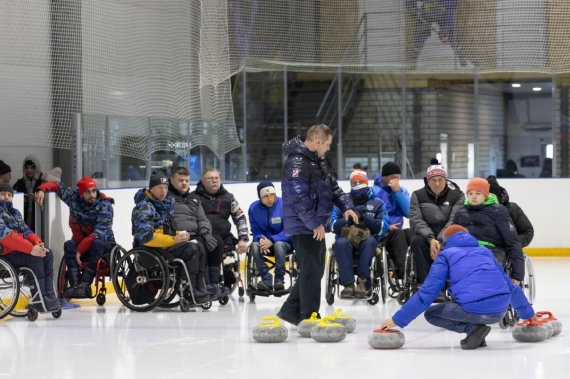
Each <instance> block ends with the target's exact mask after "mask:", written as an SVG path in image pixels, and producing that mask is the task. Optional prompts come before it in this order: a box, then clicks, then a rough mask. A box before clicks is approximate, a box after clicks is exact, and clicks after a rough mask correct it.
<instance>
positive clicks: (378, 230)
mask: <svg viewBox="0 0 570 379" xmlns="http://www.w3.org/2000/svg"><path fill="white" fill-rule="evenodd" d="M363 197H364V198H363V199H362V198H359V197H358V196H354V191H350V200H352V202H353V204H354V206H355V208H356V212H358V214H359V215H360V218H361V221H363V222H364V224H365V225H366V227H367V228H368V229H369V230H370V234H372V235H374V236H375V237H376V239H377V240H378V241H380V239H381V238H382V235H384V233H386V231H387V230H388V216H386V205H385V204H384V203H383V202H382V200H380V199H379V198H378V197H377V196H376V194H375V193H374V190H373V189H372V188H371V187H368V188H367V191H366V195H365V196H363ZM347 224H348V221H346V220H345V219H344V218H343V214H342V213H341V212H340V210H339V209H338V208H337V207H335V208H334V211H333V214H332V218H331V228H332V230H333V233H335V234H336V236H335V239H338V237H339V236H340V232H341V230H342V227H343V226H345V225H347Z"/></svg>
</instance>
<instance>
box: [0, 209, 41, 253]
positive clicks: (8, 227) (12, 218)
mask: <svg viewBox="0 0 570 379" xmlns="http://www.w3.org/2000/svg"><path fill="white" fill-rule="evenodd" d="M36 243H42V240H41V239H40V237H38V236H37V235H35V234H34V233H33V232H32V231H31V230H30V228H28V226H27V225H26V223H25V222H24V219H23V218H22V214H21V213H20V211H19V210H17V209H16V208H14V206H13V204H12V202H8V201H0V254H1V255H6V254H10V253H11V252H13V251H19V252H21V253H26V254H29V253H30V252H31V251H32V248H33V247H34V245H35V244H36Z"/></svg>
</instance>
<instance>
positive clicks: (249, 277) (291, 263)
mask: <svg viewBox="0 0 570 379" xmlns="http://www.w3.org/2000/svg"><path fill="white" fill-rule="evenodd" d="M263 261H264V262H265V264H266V265H267V267H268V268H269V270H270V271H271V270H273V269H274V268H275V260H274V259H273V256H265V255H264V256H263ZM285 274H287V275H288V276H289V287H287V288H285V289H283V290H280V291H260V290H258V289H257V283H258V282H259V281H260V280H261V275H260V273H259V271H258V270H257V267H256V266H255V260H254V259H253V253H252V252H251V245H249V246H248V248H247V252H246V258H245V282H246V284H247V287H246V290H245V293H246V294H247V296H248V297H249V300H250V301H251V302H254V301H255V297H256V296H264V297H269V296H272V295H273V296H275V297H281V296H285V295H288V294H289V293H290V292H291V288H293V285H295V281H296V280H297V277H298V276H299V269H298V265H297V256H296V255H295V250H293V251H291V252H290V253H287V255H286V256H285ZM242 296H243V294H240V297H242Z"/></svg>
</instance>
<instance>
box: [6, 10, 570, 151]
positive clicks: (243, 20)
mask: <svg viewBox="0 0 570 379" xmlns="http://www.w3.org/2000/svg"><path fill="white" fill-rule="evenodd" d="M0 9H2V12H0V83H1V90H0V123H1V127H2V130H3V133H4V134H3V137H2V138H3V140H4V141H9V142H10V144H12V145H25V146H29V145H39V146H48V147H56V148H69V147H70V114H71V113H82V114H84V115H94V116H93V117H92V118H90V119H88V120H87V121H85V128H86V129H87V131H86V135H85V137H84V143H87V144H93V145H94V146H95V148H101V149H103V146H99V144H100V143H101V140H100V138H101V134H100V133H101V132H100V131H101V130H104V128H105V125H106V123H108V122H110V131H111V136H110V138H109V142H110V143H111V152H112V153H114V154H121V155H128V156H133V157H138V158H142V159H145V158H146V157H147V156H148V154H149V153H151V152H153V151H157V150H165V149H166V150H174V151H176V152H180V153H187V152H188V150H189V148H190V147H191V146H197V145H207V146H208V147H209V148H210V149H211V150H212V151H213V152H214V153H216V154H217V155H219V156H221V155H223V154H224V153H226V152H228V151H230V150H233V149H235V148H236V147H239V146H240V141H239V139H238V137H237V133H236V125H235V122H234V111H233V108H232V84H231V78H232V75H235V74H236V73H237V72H239V71H240V70H242V69H244V67H247V69H248V70H250V71H271V70H282V69H283V66H284V65H287V67H288V70H289V71H320V72H336V71H337V69H338V68H339V67H342V70H343V72H349V73H401V72H402V71H403V70H407V71H408V72H410V73H411V74H414V73H419V74H422V73H443V72H446V73H471V74H472V73H473V71H474V70H475V69H478V70H479V72H480V73H487V72H510V71H527V72H529V71H530V72H542V73H548V74H550V73H552V72H553V71H555V72H567V71H569V70H570V54H569V53H570V45H569V44H568V40H569V39H568V36H569V35H570V27H569V26H568V23H567V22H566V21H567V19H568V16H570V2H568V1H566V0H542V1H541V0H489V1H483V2H482V1H480V0H424V1H417V0H329V1H320V0H290V1H281V0H279V1H277V0H202V1H198V0H92V1H79V0H69V1H53V0H52V1H49V0H18V1H13V0H0ZM95 115H110V116H111V121H109V119H108V118H107V119H105V117H104V116H95ZM149 139H150V140H151V141H152V143H151V144H150V146H149V143H148V141H149ZM97 146H99V147H97Z"/></svg>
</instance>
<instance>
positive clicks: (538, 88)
mask: <svg viewBox="0 0 570 379" xmlns="http://www.w3.org/2000/svg"><path fill="white" fill-rule="evenodd" d="M532 90H533V91H540V90H542V88H540V87H534V88H533V89H532Z"/></svg>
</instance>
